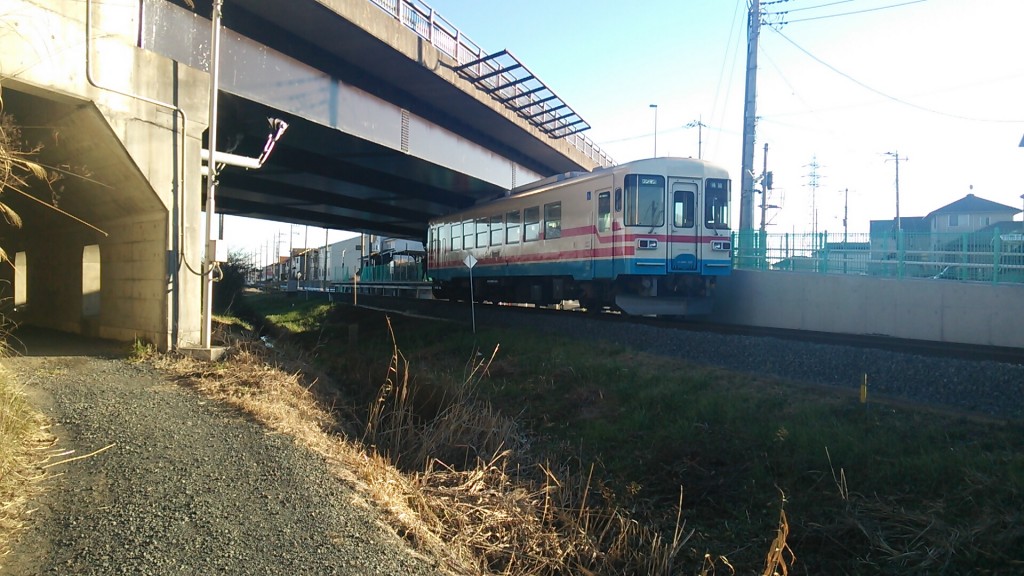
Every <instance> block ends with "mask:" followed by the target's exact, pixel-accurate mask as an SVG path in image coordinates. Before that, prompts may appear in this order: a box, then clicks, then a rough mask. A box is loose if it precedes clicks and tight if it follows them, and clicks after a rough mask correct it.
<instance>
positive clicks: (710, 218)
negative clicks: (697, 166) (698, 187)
mask: <svg viewBox="0 0 1024 576" xmlns="http://www.w3.org/2000/svg"><path fill="white" fill-rule="evenodd" d="M704 226H705V227H706V228H709V229H713V230H728V229H729V181H728V180H726V179H725V178H708V179H707V182H706V183H705V184H704Z"/></svg>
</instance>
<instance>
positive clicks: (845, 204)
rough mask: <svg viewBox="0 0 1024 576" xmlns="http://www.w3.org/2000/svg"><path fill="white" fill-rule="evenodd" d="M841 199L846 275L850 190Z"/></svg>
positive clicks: (844, 269) (844, 271)
mask: <svg viewBox="0 0 1024 576" xmlns="http://www.w3.org/2000/svg"><path fill="white" fill-rule="evenodd" d="M843 192H844V197H843V274H846V258H847V257H848V255H849V247H848V246H847V245H846V241H847V239H848V238H849V234H850V220H849V218H850V189H849V188H847V189H845V190H844V191H843Z"/></svg>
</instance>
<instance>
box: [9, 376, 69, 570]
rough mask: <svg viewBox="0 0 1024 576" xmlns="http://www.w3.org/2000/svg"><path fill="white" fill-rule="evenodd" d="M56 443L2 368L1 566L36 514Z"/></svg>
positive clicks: (41, 417) (18, 388) (41, 419)
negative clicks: (33, 507)
mask: <svg viewBox="0 0 1024 576" xmlns="http://www.w3.org/2000/svg"><path fill="white" fill-rule="evenodd" d="M55 442H56V439H55V438H54V436H53V435H52V434H50V433H49V430H48V427H47V423H46V421H45V419H44V418H43V416H42V415H41V414H39V413H38V412H35V411H34V410H32V409H31V407H30V406H29V405H28V403H27V402H26V400H25V396H24V394H23V393H22V390H21V389H20V387H18V386H16V385H14V384H13V383H12V381H11V378H10V375H9V374H8V373H7V372H5V371H3V370H2V369H0V567H3V564H4V562H3V558H4V557H5V556H6V555H7V554H9V553H10V546H11V543H12V542H13V540H14V538H15V537H16V536H17V535H18V533H20V532H21V531H22V530H23V529H24V528H25V522H26V520H27V518H28V516H29V515H30V514H31V513H32V510H31V508H30V502H31V501H32V498H34V497H35V496H37V495H38V494H40V493H41V492H42V491H43V488H44V486H43V484H42V480H44V479H45V478H46V477H47V474H46V471H45V465H46V463H47V462H48V461H49V460H50V459H52V458H53V457H55V456H56V454H55V453H54V450H53V445H54V443H55Z"/></svg>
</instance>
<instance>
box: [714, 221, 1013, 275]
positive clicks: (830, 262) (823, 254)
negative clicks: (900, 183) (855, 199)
mask: <svg viewBox="0 0 1024 576" xmlns="http://www.w3.org/2000/svg"><path fill="white" fill-rule="evenodd" d="M733 246H734V250H733V265H734V267H735V268H737V269H741V270H787V271H794V272H812V273H818V274H857V275H862V276H880V277H890V278H931V279H948V280H970V281H979V282H993V283H998V282H1017V283H1024V234H1021V233H1020V232H1018V231H1014V232H1012V233H1001V232H1000V231H999V229H995V230H987V231H980V232H973V233H952V234H950V233H911V232H902V233H900V234H896V233H895V231H893V232H891V233H888V234H884V235H871V234H842V233H838V234H836V233H828V232H822V233H818V234H766V233H761V232H758V231H752V232H749V233H741V232H737V233H734V234H733Z"/></svg>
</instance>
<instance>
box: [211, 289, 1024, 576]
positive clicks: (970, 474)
mask: <svg viewBox="0 0 1024 576" xmlns="http://www.w3.org/2000/svg"><path fill="white" fill-rule="evenodd" d="M249 304H250V305H251V306H253V307H254V308H256V309H258V310H260V311H261V312H263V313H266V314H267V315H268V317H269V318H270V319H271V321H272V322H274V323H275V324H276V325H277V326H278V327H283V326H287V327H290V330H286V331H290V332H291V336H289V337H287V338H285V339H284V340H285V341H286V342H287V344H286V345H287V346H289V348H290V350H293V351H300V352H301V354H302V355H304V358H305V360H306V361H308V362H309V363H310V364H309V365H310V366H312V367H313V371H314V372H317V371H318V372H319V373H321V374H323V375H327V376H329V382H328V381H327V380H326V379H325V380H322V381H321V382H320V383H319V384H318V385H315V386H313V385H312V383H311V382H309V381H306V382H304V383H303V382H302V381H301V379H300V378H299V375H298V374H297V373H291V374H292V375H291V376H290V377H291V378H293V379H294V380H295V381H294V383H293V384H291V385H289V386H290V388H289V389H291V390H298V391H302V394H304V395H305V396H306V401H308V402H314V401H315V400H317V401H319V403H320V406H325V405H326V406H329V407H331V410H330V411H322V412H316V415H310V416H309V417H308V419H307V421H308V422H310V423H312V424H311V426H312V427H313V428H315V430H316V431H317V434H324V436H323V437H324V438H325V439H328V440H324V441H325V442H329V438H330V437H331V435H332V434H333V436H334V437H335V438H336V437H337V436H338V432H341V433H342V435H343V436H344V437H346V438H348V439H350V440H354V441H361V442H362V446H363V447H362V448H360V447H358V443H357V445H356V447H353V448H350V449H351V450H353V451H354V452H352V454H354V456H351V457H349V458H348V459H347V460H346V462H347V463H348V464H347V465H346V466H348V465H354V464H356V463H358V462H363V463H364V464H365V463H370V464H372V466H370V467H369V468H367V467H365V466H364V467H363V468H361V470H363V472H360V473H358V474H361V475H360V476H359V482H360V483H362V484H363V485H364V486H366V487H367V488H368V490H369V492H370V493H377V494H378V496H380V495H383V496H384V497H383V498H378V500H379V501H381V502H383V503H385V507H386V508H388V509H389V510H390V511H391V514H392V516H393V519H395V520H396V521H397V522H398V523H399V524H400V525H401V530H403V531H404V532H405V533H406V534H407V535H408V536H409V539H410V540H411V541H413V542H414V543H417V544H418V545H420V546H421V547H423V549H425V550H427V551H429V552H430V553H432V554H437V555H440V556H442V557H447V558H448V564H449V566H451V567H452V568H453V569H455V570H465V569H467V567H473V569H487V570H491V571H494V572H498V573H509V574H555V573H579V574H587V573H596V574H612V573H614V574H621V573H633V574H710V573H731V572H732V567H735V569H736V571H738V572H739V573H752V572H758V573H765V574H771V573H773V572H777V573H786V572H787V571H788V572H789V573H796V574H801V573H809V574H823V573H830V574H841V573H888V574H916V573H921V572H946V573H1012V572H1014V571H1018V570H1022V569H1024V552H1022V551H1024V517H1022V516H1024V513H1022V506H1021V496H1022V494H1021V491H1022V488H1024V450H1022V448H1024V434H1022V432H1024V427H1022V426H1021V425H1020V424H1006V423H987V422H980V421H976V420H972V419H968V418H962V417H956V416H950V415H945V414H936V413H932V412H927V411H917V410H914V409H911V408H905V407H899V408H897V407H892V406H886V405H876V404H868V405H867V406H864V405H861V404H860V403H859V402H858V401H857V398H856V396H855V395H846V394H843V393H839V392H837V391H835V390H831V389H827V388H816V387H808V386H801V385H794V384H791V383H784V382H778V381H774V380H771V379H766V378H760V377H757V376H752V375H749V374H735V373H729V372H725V371H720V370H714V369H709V368H705V367H700V366H694V365H689V364H686V363H683V362H679V361H675V360H672V359H667V358H658V357H650V356H645V355H643V354H639V353H636V352H634V351H630V350H626V349H622V348H619V347H616V346H614V345H613V344H610V343H609V344H595V343H592V342H586V341H569V340H565V339H556V338H551V337H546V336H538V335H536V334H532V333H527V332H521V331H514V330H502V329H496V328H495V329H490V328H484V329H482V330H480V331H479V332H478V334H477V335H475V336H474V335H473V334H471V333H470V332H469V330H468V327H467V326H463V325H458V324H451V323H444V322H433V321H427V320H422V319H411V318H405V317H397V316H396V317H393V318H391V324H390V325H389V324H388V323H387V322H386V321H385V319H384V317H383V315H382V314H379V313H373V312H370V311H366V310H359V309H353V308H351V307H348V306H339V307H337V308H332V307H331V306H329V305H327V304H325V303H324V302H322V301H316V300H309V301H307V300H302V299H291V300H289V299H284V298H276V297H267V296H260V297H255V298H250V300H249ZM353 326H357V327H358V329H353V328H352V327H353ZM389 328H393V334H394V335H396V339H397V343H398V345H397V346H396V344H395V343H394V341H393V339H392V338H393V336H392V333H391V332H389ZM282 329H283V328H282ZM499 344H500V347H499ZM279 345H280V344H279ZM723 352H729V351H723ZM245 354H267V352H266V351H265V349H264V350H263V351H260V352H258V353H257V352H256V351H255V350H252V351H250V352H246V353H245ZM249 360H250V362H251V361H253V360H255V362H251V363H252V364H253V365H254V366H257V367H259V368H258V369H259V370H266V371H269V370H271V369H270V368H269V366H267V364H266V362H267V361H268V360H266V359H261V358H258V357H250V358H249ZM866 368H867V367H866ZM218 371H219V373H220V376H219V377H220V378H221V379H223V380H225V381H234V382H235V383H236V384H238V383H239V382H240V381H241V379H242V378H241V376H240V371H239V369H238V368H237V367H220V368H215V369H212V370H211V371H210V374H207V375H211V374H213V373H216V372H218ZM264 376H265V375H264ZM260 378H262V376H260V375H259V374H256V375H255V378H253V379H252V382H250V383H249V384H244V385H243V386H241V387H237V386H236V387H235V388H233V390H234V391H232V392H227V393H226V394H227V395H228V396H231V395H234V396H236V397H241V396H245V395H255V394H256V393H257V392H258V391H259V388H260V387H261V386H262V387H264V388H266V387H267V385H266V384H259V382H260ZM215 379H216V378H214V380H215ZM208 381H212V380H208ZM307 387H308V388H307ZM307 389H308V390H310V392H305V390H307ZM314 394H315V395H316V396H314ZM271 395H280V396H287V395H288V394H287V393H278V392H274V393H273V394H271ZM325 403H326V404H325ZM311 414H312V413H311ZM288 426H291V427H293V428H294V427H297V426H299V425H298V424H289V425H288ZM325 432H326V433H325ZM321 450H322V451H325V453H328V452H330V451H329V450H325V449H323V448H321ZM332 450H334V449H333V448H332ZM364 450H365V452H364ZM390 464H394V465H395V466H397V467H398V469H399V470H400V471H402V472H404V474H399V473H398V472H394V471H391V472H386V470H391V469H390V467H389V465H390ZM357 469H359V468H357ZM382 487H383V488H386V489H387V490H386V491H382ZM680 501H681V502H682V508H681V510H680V509H679V507H678V504H679V502H680ZM442 543H443V545H442ZM794 554H795V560H794V557H793V555H794ZM766 558H767V559H766ZM780 559H781V560H783V561H784V562H785V564H780V563H778V560H780ZM766 564H767V566H766ZM588 571H589V572H588Z"/></svg>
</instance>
